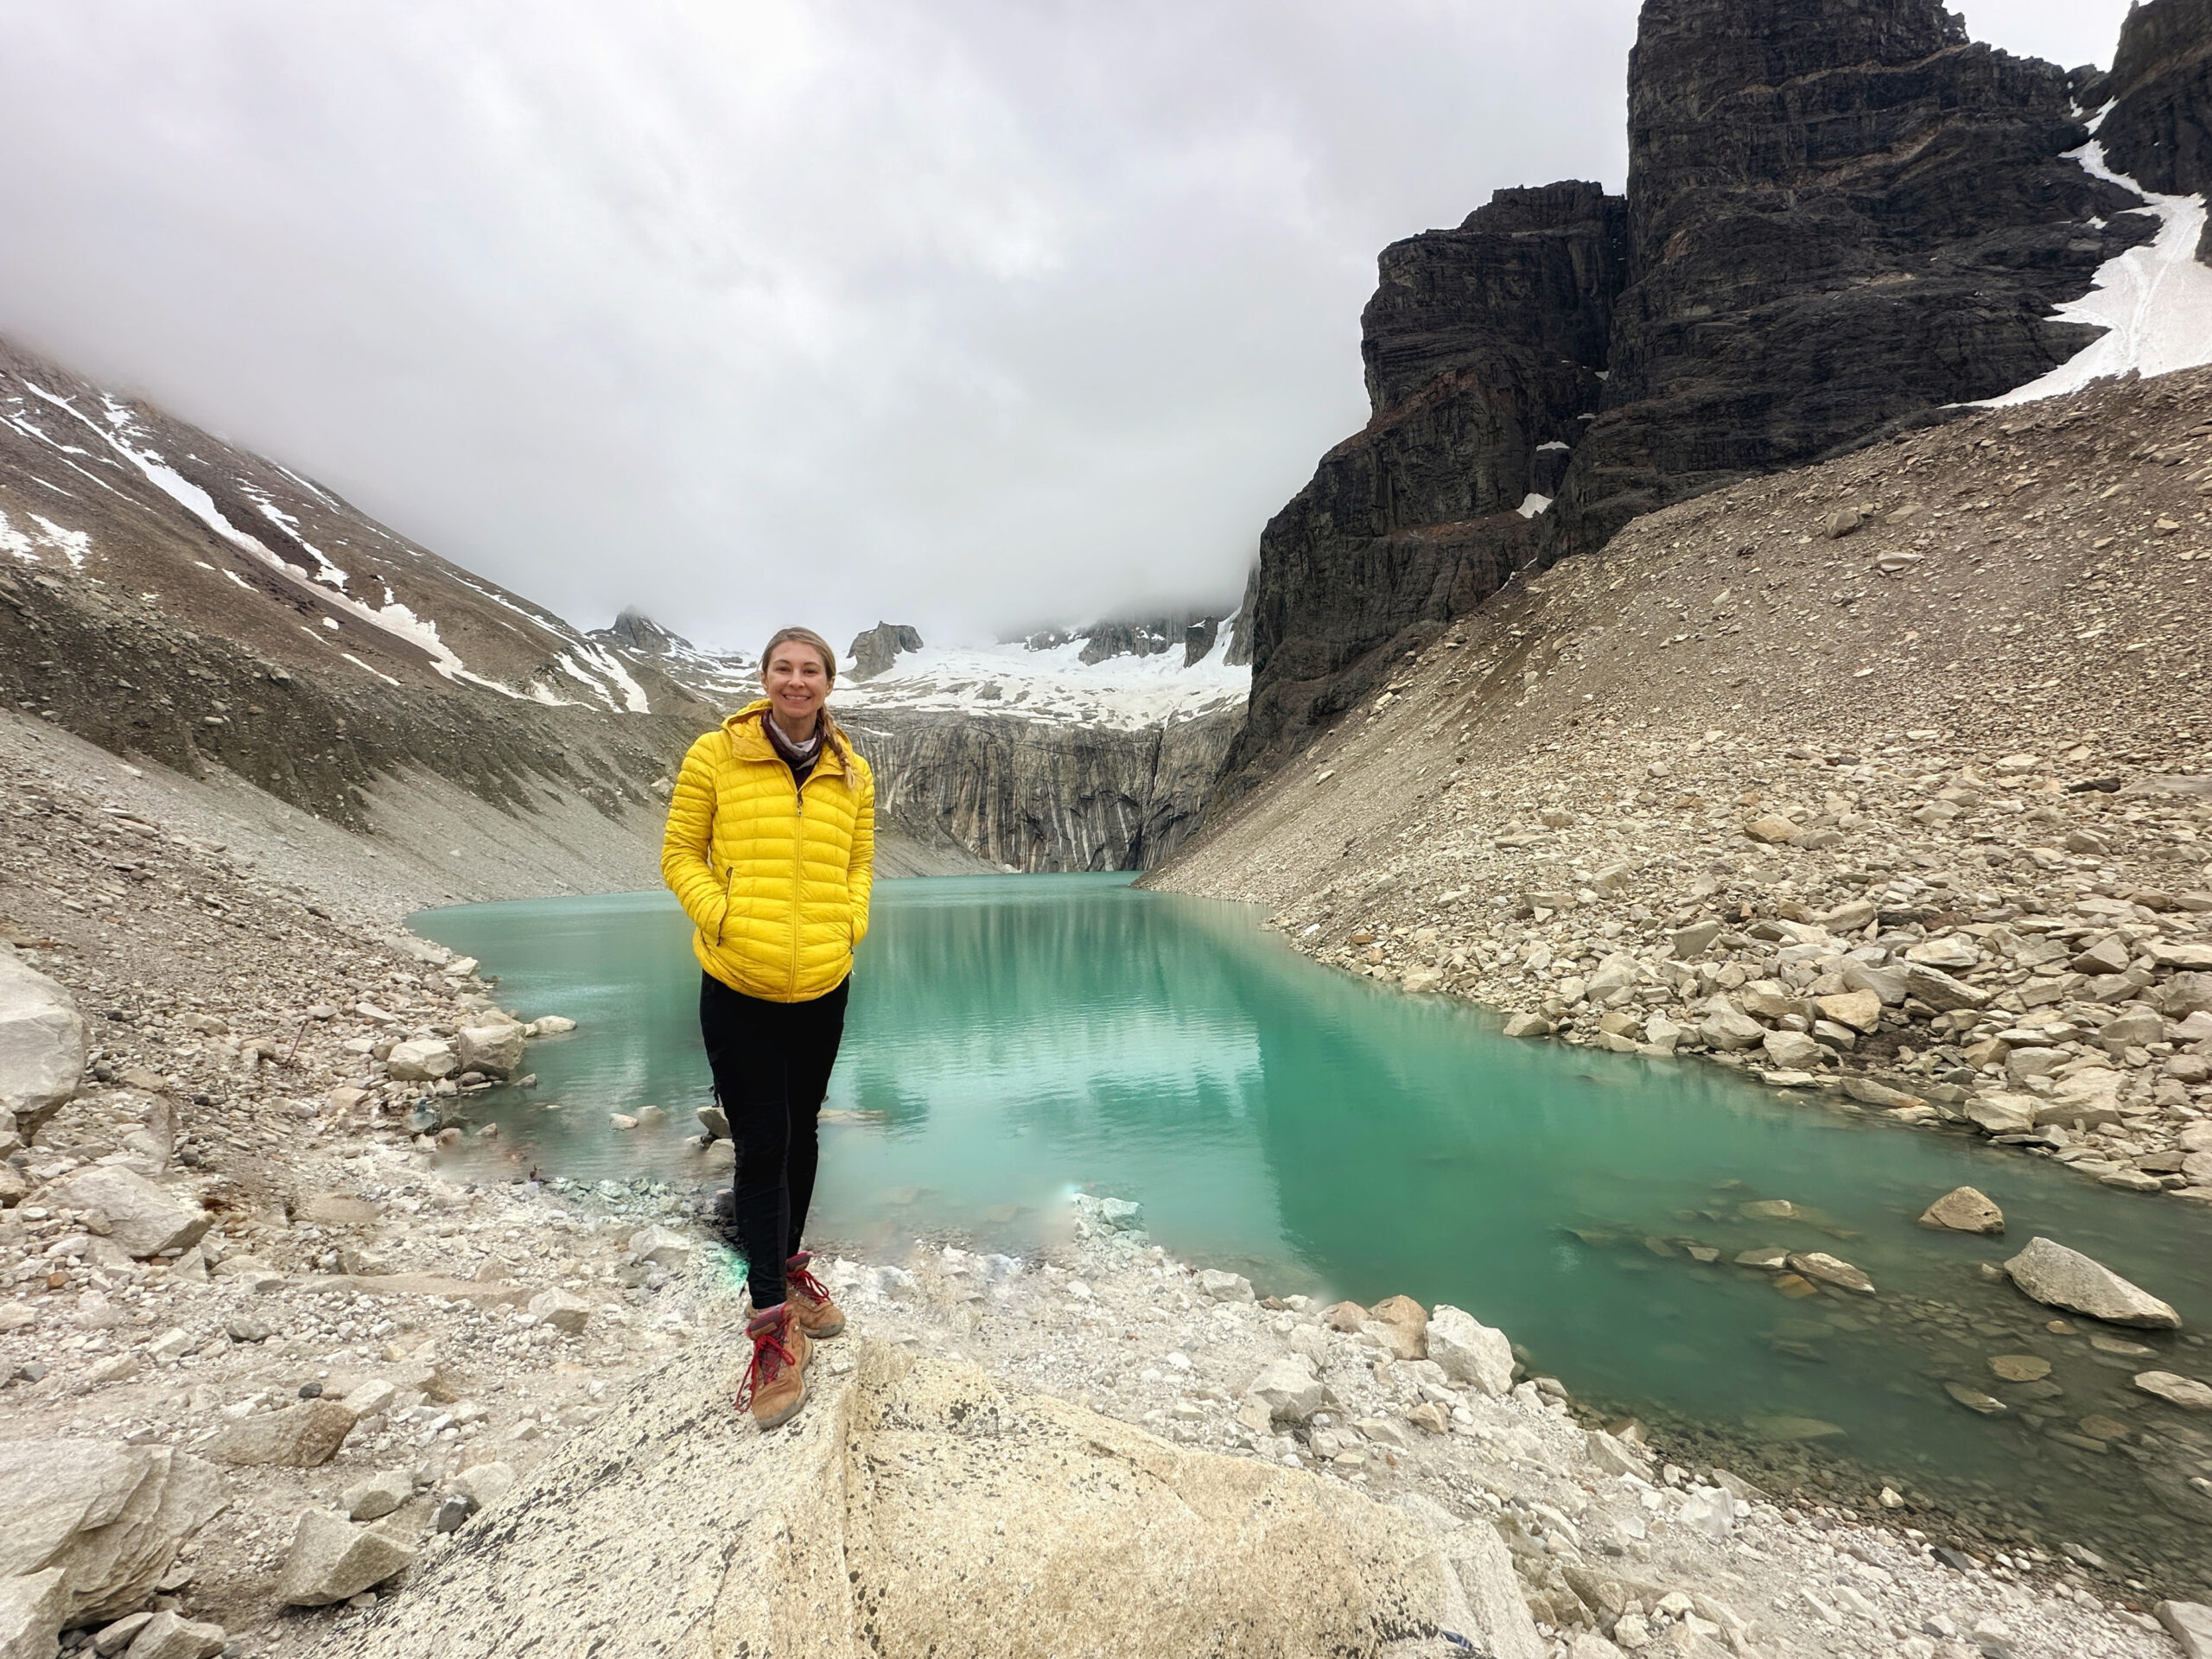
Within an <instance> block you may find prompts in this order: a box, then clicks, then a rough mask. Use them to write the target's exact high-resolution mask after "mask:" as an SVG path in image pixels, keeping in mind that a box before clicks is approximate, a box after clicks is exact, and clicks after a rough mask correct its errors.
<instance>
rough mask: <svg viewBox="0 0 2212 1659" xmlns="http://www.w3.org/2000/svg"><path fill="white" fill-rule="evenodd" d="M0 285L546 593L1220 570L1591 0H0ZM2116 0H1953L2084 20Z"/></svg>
mask: <svg viewBox="0 0 2212 1659" xmlns="http://www.w3.org/2000/svg"><path fill="white" fill-rule="evenodd" d="M5 10H6V13H7V16H8V37H9V41H10V49H9V51H8V53H7V54H5V56H4V59H0V140H4V142H5V143H6V147H7V151H8V154H9V155H10V158H11V161H10V166H9V167H8V168H5V169H0V216H4V218H3V219H0V222H4V224H5V226H6V229H7V234H6V235H5V236H4V237H0V329H4V330H6V331H9V332H11V333H14V334H17V335H19V336H21V337H22V338H24V339H25V340H28V341H29V342H30V343H32V344H35V345H38V346H44V347H45V348H47V349H48V350H50V351H52V352H54V353H56V354H57V355H60V356H61V357H63V358H64V359H66V360H67V361H68V362H69V363H70V364H71V365H73V366H76V367H79V368H81V369H84V370H86V371H87V372H92V373H95V374H99V375H101V376H105V377H107V378H112V379H114V380H117V381H118V382H120V383H122V384H124V385H128V386H130V387H132V388H134V389H139V390H143V391H144V392H145V393H146V394H147V395H149V396H150V397H154V398H155V399H156V400H157V401H159V402H161V403H162V404H166V405H167V406H168V407H169V408H171V409H173V410H175V411H176V412H178V413H179V414H181V415H183V416H187V417H188V418H190V419H193V420H195V421H198V422H200V423H202V424H205V425H207V426H210V427H212V428H213V429H216V430H218V431H219V432H221V433H222V434H223V435H226V436H227V437H231V438H232V439H235V440H237V441H239V442H245V443H247V444H250V445H251V446H252V447H255V448H260V449H263V450H264V451H266V452H268V453H270V454H272V455H274V456H276V457H277V458H278V459H280V460H282V461H284V462H286V463H287V464H289V465H291V466H294V467H297V468H299V469H301V470H303V471H307V472H309V473H311V474H315V475H316V476H318V477H320V478H321V479H322V480H324V481H326V482H327V483H328V484H329V485H331V486H333V487H335V488H337V489H339V490H340V492H342V493H345V494H346V495H347V496H349V497H351V498H352V499H354V500H355V501H357V502H358V503H359V504H360V505H362V506H364V507H365V508H366V509H368V510H369V511H371V512H374V513H376V514H378V516H380V517H382V518H385V519H387V520H388V521H390V522H391V523H392V524H394V525H395V526H396V527H397V528H399V529H400V530H402V531H404V532H406V533H407V534H410V535H411V536H413V537H416V538H417V539H419V540H421V541H423V542H424V543H427V544H429V545H430V546H433V547H435V548H436V549H438V550H440V551H442V552H444V553H446V554H448V556H451V557H453V558H454V559H455V560H457V561H458V562H460V563H463V564H465V565H467V566H470V567H471V568H473V569H477V570H480V571H481V572H483V573H485V574H486V575H491V576H493V577H494V578H496V579H498V580H499V581H501V582H505V583H506V584H508V585H509V586H511V587H513V588H518V589H519V590H521V591H523V592H524V593H527V594H531V596H533V597H534V598H537V599H538V600H540V601H543V602H545V603H547V604H550V605H551V606H553V607H555V608H556V609H557V610H559V611H561V612H563V613H564V614H567V615H569V617H571V618H573V619H574V620H577V621H578V622H581V623H582V624H585V625H587V626H591V625H596V624H597V623H599V622H601V621H603V620H605V619H606V618H607V617H608V616H609V615H611V614H612V613H613V611H614V610H615V609H616V608H618V607H621V606H623V605H637V606H639V607H641V608H644V609H645V610H646V611H648V612H650V613H652V614H654V615H655V616H657V617H659V618H660V619H661V620H664V621H665V622H667V623H668V624H669V625H670V626H674V627H676V628H677V629H678V631H680V632H686V633H689V634H690V635H691V636H693V637H694V638H696V639H702V640H704V641H709V642H714V643H728V644H744V643H750V642H752V641H753V640H754V639H755V637H756V636H758V635H760V634H763V633H764V632H766V630H767V629H768V628H769V627H771V626H774V625H776V624H778V623H779V622H782V621H784V620H794V619H804V620H809V621H811V622H812V623H814V624H815V625H816V626H821V627H823V629H824V630H825V631H829V632H833V634H835V633H842V632H846V631H849V630H851V629H854V628H856V627H858V626H863V625H865V624H868V623H871V622H873V621H874V620H876V619H877V618H878V617H879V616H882V617H887V618H891V619H893V620H902V621H912V622H914V623H917V624H918V625H919V626H922V627H923V629H924V631H925V633H933V634H935V635H937V636H938V637H948V638H964V639H981V638H986V637H988V636H990V635H992V634H994V633H995V632H999V631H1001V630H1002V629H1006V628H1009V627H1015V626H1025V625H1033V624H1040V623H1044V622H1048V621H1056V620H1058V621H1070V620H1086V619H1089V618H1092V617H1096V616H1098V615H1102V614H1108V613H1128V612H1129V611H1131V610H1132V609H1133V608H1135V607H1140V606H1144V605H1152V604H1175V603H1201V602H1209V601H1211V602H1219V601H1225V600H1229V599H1230V598H1232V597H1233V596H1234V595H1235V594H1236V593H1237V592H1238V590H1239V589H1240V588H1241V585H1242V582H1243V574H1244V571H1245V569H1246V567H1247V566H1248V564H1249V562H1250V560H1251V558H1252V556H1253V554H1254V550H1255V547H1256V543H1257V539H1258V535H1259V531H1260V528H1261V526H1262V524H1264V522H1265V521H1266V519H1267V518H1268V515H1269V514H1271V513H1272V512H1274V510H1275V509H1276V508H1277V507H1279V506H1280V505H1281V504H1282V502H1283V501H1284V500H1285V499H1287V497H1288V496H1289V495H1290V493H1292V492H1293V491H1294V490H1295V489H1296V488H1297V487H1298V486H1300V484H1301V483H1303V482H1304V480H1305V479H1306V475H1307V474H1308V473H1309V471H1310V469H1311V467H1312V464H1313V460H1314V458H1315V456H1316V455H1317V454H1319V452H1320V451H1321V450H1322V449H1324V448H1326V447H1328V446H1329V445H1330V444H1332V443H1333V442H1336V441H1337V440H1338V439H1339V438H1341V437H1343V436H1344V435H1346V434H1348V433H1349V432H1351V430H1353V429H1356V428H1357V426H1358V425H1359V424H1360V423H1362V421H1363V419H1364V417H1365V404H1364V398H1363V394H1362V390H1361V377H1360V368H1359V360H1358V349H1357V347H1358V314H1359V308H1360V306H1361V305H1362V304H1363V302H1364V300H1365V298H1366V296H1367V294H1368V292H1369V291H1370V289H1371V288H1372V286H1373V282H1374V257H1375V254H1376V251H1378V250H1379V249H1380V248H1381V247H1382V245H1383V244H1384V243H1386V242H1388V241H1390V240H1393V239H1395V238H1398V237H1401V236H1404V235H1408V234H1410V233H1411V232H1414V231H1417V230H1421V229H1423V228H1425V227H1427V226H1437V225H1448V224H1456V223H1457V222H1458V221H1459V219H1461V218H1463V217H1464V216H1465V214H1466V213H1467V212H1468V211H1469V210H1470V209H1471V208H1473V207H1476V206H1478V205H1479V204H1480V203H1481V202H1482V201H1483V200H1486V199H1487V197H1488V196H1489V194H1490V193H1491V191H1492V190H1493V189H1495V188H1499V187H1501V186H1505V185H1512V184H1535V183H1541V182H1544V181H1549V180H1552V179H1557V178H1567V177H1584V178H1595V179H1599V180H1602V181H1605V183H1606V184H1608V185H1609V186H1610V187H1611V188H1620V186H1621V184H1622V182H1623V176H1624V170H1625V147H1624V137H1623V133H1622V124H1623V107H1622V81H1623V77H1624V72H1625V64H1626V56H1627V51H1628V47H1629V45H1630V41H1631V40H1632V38H1633V35H1634V27H1635V11H1636V7H1635V5H1634V3H1633V0H1543V3H1535V0H1529V3H1525V4H1503V3H1488V0H1459V3H1446V0H1361V3H1359V4H1357V5H1353V4H1347V3H1322V0H1268V3H1259V0H1221V3H1201V4H1198V5H1192V4H1190V3H1188V0H1179V3H1166V0H1119V3H1116V4H1114V5H1110V6H1095V5H1093V6H1085V5H1077V4H1072V3H1065V0H1044V3H1039V0H1028V3H1017V0H931V3H926V4H925V3H917V0H875V3H869V4H865V5H862V4H857V3H850V0H818V3H806V4H799V3H791V0H630V3H626V4H624V5H621V6H608V5H606V4H604V3H595V0H540V3H537V4H533V5H531V6H527V7H524V6H518V5H510V4H486V5H472V6H454V5H451V4H448V3H432V0H378V3H374V4H368V3H359V0H336V3H332V4H328V5H321V6H315V7H308V8H302V7H299V6H296V5H280V4H277V3H270V0H197V3H194V5H191V6H178V5H175V4H174V3H172V0H72V3H70V4H68V5H63V6H56V5H41V4H36V3H28V0H22V3H17V0H11V3H9V4H7V6H6V7H5ZM2124 10H2125V0H1986V3H1978V4H1972V5H1969V6H1968V7H1967V19H1968V22H1969V23H1970V24H1971V25H1972V26H1973V27H1974V30H1975V33H1976V35H1977V37H1978V38H1984V39H1989V40H1992V41H1995V42H1996V43H1998V44H1999V45H2003V46H2005V47H2006V48H2009V49H2012V50H2015V51H2020V52H2024V53H2032V54H2036V55H2041V56H2048V57H2053V58H2056V59H2057V60H2060V61H2063V62H2067V63H2074V62H2080V61H2085V60H2099V61H2106V60H2109V56H2110V53H2111V48H2112V43H2113V39H2114V37H2115V35H2116V34H2117V30H2118V27H2119V21H2120V16H2122V14H2123V13H2124Z"/></svg>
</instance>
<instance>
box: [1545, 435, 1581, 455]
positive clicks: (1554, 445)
mask: <svg viewBox="0 0 2212 1659" xmlns="http://www.w3.org/2000/svg"><path fill="white" fill-rule="evenodd" d="M1573 447H1574V446H1573V444H1571V443H1563V442H1560V440H1559V439H1557V438H1554V439H1553V440H1552V441H1551V442H1549V443H1540V444H1538V445H1537V446H1536V453H1537V454H1540V455H1541V454H1543V453H1544V452H1545V451H1546V450H1547V449H1558V450H1562V451H1563V450H1567V449H1572V448H1573Z"/></svg>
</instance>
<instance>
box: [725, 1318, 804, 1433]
mask: <svg viewBox="0 0 2212 1659" xmlns="http://www.w3.org/2000/svg"><path fill="white" fill-rule="evenodd" d="M745 1334H746V1335H747V1336H748V1337H750V1338H753V1363H751V1364H749V1365H747V1367H746V1368H745V1380H744V1382H742V1383H740V1384H738V1389H737V1408H738V1409H739V1410H740V1411H742V1410H744V1409H745V1408H747V1406H750V1407H751V1408H753V1422H754V1423H756V1424H757V1425H759V1426H760V1427H761V1428H762V1429H764V1430H766V1429H771V1428H780V1427H782V1426H783V1425H784V1424H785V1423H787V1422H789V1421H791V1419H792V1418H793V1417H795V1416H797V1415H798V1408H800V1407H801V1406H803V1405H804V1404H805V1403H806V1375H805V1373H806V1358H807V1354H806V1349H807V1343H806V1332H804V1331H802V1330H801V1329H799V1325H798V1320H797V1319H793V1318H792V1317H791V1309H790V1307H789V1306H786V1305H785V1304H782V1303H779V1304H778V1305H777V1306H774V1307H772V1308H769V1309H768V1310H767V1311H766V1313H755V1314H754V1315H753V1317H752V1319H749V1320H747V1322H746V1326H745Z"/></svg>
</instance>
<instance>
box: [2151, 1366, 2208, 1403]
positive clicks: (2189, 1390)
mask: <svg viewBox="0 0 2212 1659" xmlns="http://www.w3.org/2000/svg"><path fill="white" fill-rule="evenodd" d="M2135 1386H2136V1387H2137V1388H2139V1389H2142V1390H2143V1392H2144V1393H2145V1394H2155V1395H2158V1398H2159V1399H2161V1400H2164V1401H2165V1402H2168V1403H2169V1404H2171V1405H2176V1406H2179V1407H2180V1408H2182V1409H2183V1411H2212V1389H2208V1388H2206V1387H2205V1386H2204V1384H2202V1383H2200V1382H2198V1381H2197V1380H2196V1378H2195V1377H2193V1376H2177V1375H2176V1374H2175V1373H2174V1372H2172V1371H2145V1372H2143V1373H2141V1374H2140V1375H2139V1376H2137V1377H2136V1379H2135Z"/></svg>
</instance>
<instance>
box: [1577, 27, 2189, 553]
mask: <svg viewBox="0 0 2212 1659" xmlns="http://www.w3.org/2000/svg"><path fill="white" fill-rule="evenodd" d="M2088 139H2089V134H2088V128H2087V127H2086V126H2085V125H2083V124H2082V121H2081V120H2080V119H2079V118H2078V117H2077V116H2076V114H2075V111H2074V108H2073V105H2072V100H2071V98H2070V96H2069V92H2068V87H2067V77H2066V75H2065V73H2063V71H2061V70H2060V69H2058V68H2057V67H2056V66H2054V65H2051V64H2047V63H2042V62H2039V61H2036V60H2026V59H2019V58H2014V57H2011V56H2009V55H2007V54H2005V53H2002V52H1999V51H1996V50H1994V49H1993V48H1989V47H1986V46H1979V45H1974V44H1973V43H1971V42H1969V41H1967V38H1966V34H1965V30H1964V28H1963V26H1962V25H1961V23H1960V22H1958V20H1957V19H1956V18H1955V17H1953V16H1950V15H1949V14H1948V13H1947V12H1945V11H1944V10H1942V6H1941V5H1940V4H1938V3H1936V0H1889V3H1879V4H1873V5H1862V4H1857V3H1844V0H1830V3H1825V4H1821V5H1816V6H1807V5H1805V4H1803V3H1802V0H1755V3H1745V0H1730V3H1715V0H1649V3H1648V4H1647V5H1646V6H1645V7H1644V10H1643V22H1642V26H1641V29H1640V30H1639V34H1638V39H1637V47H1636V50H1635V52H1634V54H1632V55H1631V56H1630V62H1629V148H1630V171H1629V219H1630V277H1631V281H1630V287H1629V289H1628V290H1627V292H1626V293H1624V295H1623V296H1622V297H1621V299H1620V302H1619V303H1618V307H1617V308H1616V312H1615V322H1614V330H1613V336H1612V340H1611V349H1610V353H1609V355H1608V358H1607V367H1608V369H1609V371H1610V376H1611V378H1610V380H1609V382H1608V384H1607V385H1606V388H1605V393H1606V395H1605V409H1604V410H1603V411H1602V412H1601V413H1600V415H1599V418H1598V420H1597V421H1596V422H1595V423H1592V428H1591V431H1590V435H1589V438H1588V440H1587V442H1585V443H1584V444H1583V445H1582V446H1581V447H1580V448H1579V449H1578V450H1577V452H1576V454H1575V456H1574V460H1573V465H1572V466H1571V467H1569V469H1568V475H1567V483H1566V486H1565V488H1564V490H1563V491H1562V493H1561V495H1560V501H1559V504H1558V507H1557V509H1556V511H1555V512H1554V515H1553V516H1552V517H1551V518H1549V519H1548V522H1547V524H1546V546H1545V557H1546V559H1547V560H1549V559H1552V558H1556V557H1558V556H1560V555H1562V554H1565V553H1571V552H1579V551H1586V550H1590V549H1592V548H1594V547H1598V546H1601V545H1602V544H1603V543H1605V542H1606V541H1607V540H1609V539H1610V538H1611V537H1612V535H1613V534H1614V533H1615V532H1616V531H1618V530H1619V528H1620V527H1621V525H1622V524H1625V523H1627V522H1628V520H1629V519H1630V518H1634V517H1636V516H1637V515H1638V514H1639V513H1643V512H1650V511H1651V510H1652V509H1654V508H1656V507H1660V506H1663V505H1667V504H1668V503H1669V502H1672V501H1678V500H1681V499H1685V498H1686V497H1688V496H1691V495H1695V494H1700V493H1703V492H1705V491H1707V490H1709V489H1713V488H1715V487H1718V486H1720V485H1722V484H1725V483H1729V482H1732V481H1733V480H1737V479H1738V478H1742V477H1745V476H1746V475H1748V474H1757V473H1764V472H1771V471H1775V470H1777V469H1779V468H1782V467H1796V466H1802V465H1805V464H1807V463H1808V462H1811V461H1815V460H1818V459H1820V458H1821V457H1822V456H1823V455H1826V454H1830V453H1832V452H1834V450H1836V449H1837V448H1840V447H1841V446H1844V445H1847V444H1848V443H1850V442H1853V441H1854V440H1856V439H1859V438H1862V437H1864V436H1865V435H1867V434H1869V433H1872V432H1875V431H1878V430H1879V429H1882V428H1884V427H1885V426H1888V425H1890V424H1891V423H1896V422H1899V421H1901V420H1906V419H1909V418H1910V417H1912V416H1916V415H1920V414H1923V412H1925V411H1929V410H1935V409H1938V408H1941V407H1942V406H1943V405H1946V404H1957V403H1965V402H1970V401H1973V400H1974V399H1977V398H1982V397H1993V396H1995V395H1997V394H1998V393H2000V392H2003V391H2010V390H2011V389H2012V387H2014V386H2018V385H2024V384H2026V383H2027V382H2028V381H2031V380H2033V379H2035V378H2037V377H2039V376H2041V375H2043V374H2044V373H2046V372H2048V371H2050V369H2051V368H2053V367H2055V366H2056V365H2058V364H2060V363H2063V362H2064V361H2065V360H2066V359H2068V358H2069V357H2071V356H2072V355H2073V354H2074V353H2075V352H2077V351H2079V350H2081V349H2082V347H2083V346H2086V345H2088V343H2089V342H2090V341H2091V340H2094V339H2095V338H2096V336H2097V331H2096V330H2094V329H2093V328H2089V327H2084V326H2082V325H2080V324H2075V323H2065V322H2055V321H2050V312H2051V310H2052V308H2054V307H2056V306H2057V305H2060V304H2062V303H2063V302H2066V301H2069V300H2072V299H2076V298H2078V297H2080V296H2081V295H2082V294H2083V293H2086V292H2087V291H2088V288H2089V286H2090V283H2091V282H2092V280H2093V278H2094V274H2095V272H2096V269H2097V267H2098V266H2099V265H2101V264H2103V263H2104V262H2105V261H2106V260H2107V259H2110V258H2113V257H2116V256H2117V255H2119V254H2120V253H2121V252H2123V251H2126V249H2127V248H2128V247H2130V246H2132V245H2135V244H2136V243H2138V242H2141V241H2144V240H2146V239H2148V238H2149V237H2150V236H2151V235H2152V233H2153V232H2154V231H2155V228H2156V227H2155V225H2154V224H2153V223H2152V220H2151V219H2149V218H2148V217H2146V216H2142V215H2136V214H2132V213H2130V211H2129V210H2130V209H2133V208H2135V207H2139V206H2140V203H2139V200H2138V199H2137V198H2136V197H2135V196H2134V195H2133V193H2131V192H2129V191H2127V190H2126V189H2123V188H2120V187H2119V186H2117V185H2113V184H2111V183H2108V182H2106V181H2101V180H2099V179H2096V178H2094V177H2093V176H2091V175H2089V174H2088V173H2087V172H2085V171H2084V170H2083V169H2082V168H2081V166H2080V165H2079V164H2078V163H2076V162H2073V161H2070V160H2068V159H2066V152H2067V151H2069V150H2073V149H2079V148H2081V147H2082V145H2084V144H2086V143H2088ZM2099 220H2102V221H2104V222H2103V223H2102V224H2101V225H2100V224H2099V223H2098V222H2097V221H2099Z"/></svg>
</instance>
